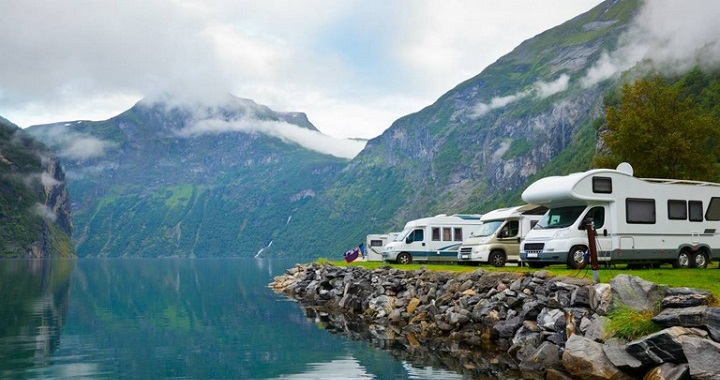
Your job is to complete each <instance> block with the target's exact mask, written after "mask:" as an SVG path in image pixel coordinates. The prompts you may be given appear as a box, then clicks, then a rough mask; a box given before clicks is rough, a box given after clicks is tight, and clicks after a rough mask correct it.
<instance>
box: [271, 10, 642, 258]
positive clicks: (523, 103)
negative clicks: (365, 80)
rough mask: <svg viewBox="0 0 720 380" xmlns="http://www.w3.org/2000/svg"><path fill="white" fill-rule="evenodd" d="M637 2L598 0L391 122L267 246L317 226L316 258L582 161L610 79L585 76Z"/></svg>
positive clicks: (490, 200) (500, 200)
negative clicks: (592, 5) (367, 235)
mask: <svg viewBox="0 0 720 380" xmlns="http://www.w3.org/2000/svg"><path fill="white" fill-rule="evenodd" d="M639 4H640V3H639V1H634V0H622V1H606V2H603V3H602V4H600V5H598V6H597V7H595V8H594V9H592V10H590V11H588V12H586V13H584V14H582V15H579V16H577V17H576V18H574V19H572V20H570V21H567V22H565V23H564V24H562V25H559V26H557V27H555V28H553V29H550V30H548V31H546V32H544V33H541V34H539V35H537V36H535V37H533V38H531V39H529V40H527V41H525V42H523V43H522V44H520V45H519V46H518V47H517V48H515V49H514V50H513V51H512V52H510V53H509V54H507V55H505V56H503V57H502V58H500V59H498V60H497V61H496V62H495V63H493V64H492V65H490V66H488V67H487V68H486V69H485V70H483V71H482V72H481V73H480V74H479V75H477V76H475V77H473V78H471V79H468V80H467V81H465V82H463V83H460V84H459V85H458V86H456V87H455V88H453V89H451V90H450V91H448V92H447V93H446V94H444V95H443V96H441V97H440V98H439V99H438V100H437V101H436V102H435V103H433V104H432V105H430V106H428V107H426V108H424V109H422V110H420V111H418V112H416V113H413V114H410V115H407V116H405V117H402V118H400V119H398V120H397V121H395V122H394V123H393V124H392V125H391V126H390V128H388V129H387V130H386V131H385V132H384V133H383V134H382V135H381V136H379V137H377V138H375V139H372V140H370V141H369V142H368V144H367V146H366V147H365V149H364V150H363V151H362V152H361V153H360V154H359V155H358V156H357V157H356V158H355V159H354V160H353V161H352V162H351V163H350V164H349V165H348V167H347V168H346V169H345V170H343V171H342V173H340V175H339V177H338V179H337V180H336V182H335V183H334V184H333V185H332V186H330V187H329V188H328V189H327V191H325V192H323V193H320V194H318V196H317V197H315V198H313V199H312V200H310V201H309V203H308V205H307V207H305V208H303V209H302V210H300V211H299V212H298V213H296V215H295V219H294V222H295V223H293V224H292V225H291V226H289V228H288V231H287V232H286V233H285V234H283V235H282V236H281V237H279V238H278V239H277V240H276V245H275V246H274V248H276V250H275V251H274V252H269V253H273V254H277V255H283V254H289V253H290V252H292V251H293V249H292V248H290V249H288V248H284V247H293V244H294V243H293V242H294V241H297V240H298V239H300V238H301V237H303V236H305V237H306V236H316V238H315V241H312V242H310V243H311V244H312V245H313V246H317V247H323V251H322V252H319V255H320V256H330V257H339V255H340V253H342V252H344V251H345V250H347V249H348V248H350V247H352V246H355V245H357V244H359V243H360V242H362V241H364V238H365V235H366V234H369V233H383V232H388V231H393V230H397V231H399V230H400V229H402V227H403V225H404V223H405V222H407V221H408V220H411V219H416V218H419V217H424V216H430V215H436V214H453V213H483V212H487V211H490V210H493V209H494V208H497V207H500V206H512V205H517V204H520V203H522V201H521V199H520V193H521V192H522V190H523V189H524V187H525V186H526V184H528V183H529V181H532V180H534V179H535V178H538V177H541V176H544V175H548V174H552V175H560V174H565V173H569V172H573V171H581V170H586V169H588V168H589V167H590V166H591V160H592V157H593V155H594V153H595V144H596V141H597V128H598V127H599V126H600V125H601V124H602V117H603V99H604V98H605V96H606V94H608V93H609V92H611V91H612V90H614V89H615V88H616V86H617V79H608V80H604V81H597V82H596V83H594V82H590V81H588V80H587V79H588V78H587V75H588V72H589V69H590V68H591V67H593V65H595V64H596V62H598V60H599V59H600V58H601V56H602V55H603V53H604V52H607V51H612V50H614V48H615V47H616V46H617V45H618V43H619V41H618V40H619V37H620V36H621V34H622V33H623V32H624V31H625V30H627V28H628V26H629V24H630V21H631V20H632V18H633V15H634V14H635V12H636V11H637V10H638V7H639ZM317 215H323V217H322V218H317V217H316V216H317ZM325 236H332V237H333V238H332V239H328V238H325Z"/></svg>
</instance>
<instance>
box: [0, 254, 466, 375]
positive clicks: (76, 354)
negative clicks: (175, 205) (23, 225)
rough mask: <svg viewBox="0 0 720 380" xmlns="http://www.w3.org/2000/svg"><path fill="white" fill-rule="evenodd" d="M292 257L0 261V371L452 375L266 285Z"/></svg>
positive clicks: (155, 373) (70, 373) (33, 373)
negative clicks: (328, 325)
mask: <svg viewBox="0 0 720 380" xmlns="http://www.w3.org/2000/svg"><path fill="white" fill-rule="evenodd" d="M296 262H298V260H290V259H274V260H273V259H240V258H230V259H195V260H191V259H77V260H0V300H2V303H0V378H3V379H5V378H13V379H46V378H52V379H65V378H72V379H78V378H87V379H117V378H122V379H279V378H282V379H425V378H427V379H431V378H432V379H435V378H443V379H461V378H463V376H461V375H460V374H459V373H456V372H453V371H450V370H447V369H444V368H433V367H430V366H425V365H418V364H409V363H408V362H407V361H402V360H397V359H395V358H393V356H391V354H390V353H389V352H388V351H385V350H381V349H378V348H375V347H373V346H372V345H370V344H369V343H368V342H364V341H355V340H351V339H348V338H345V337H343V336H339V335H334V334H330V333H328V332H327V331H325V330H323V329H322V328H321V327H320V326H321V325H320V324H316V323H315V322H314V321H312V320H310V319H308V318H307V317H306V316H305V314H304V313H303V311H302V309H301V307H299V305H298V304H297V303H295V302H292V301H289V300H288V299H287V298H286V297H285V296H284V295H278V294H275V293H274V292H273V291H272V290H271V289H269V288H268V287H267V285H268V283H269V282H270V281H271V280H272V279H273V278H274V276H277V275H280V274H282V273H283V272H284V271H285V270H286V269H287V268H290V267H292V266H293V265H294V264H295V263H296Z"/></svg>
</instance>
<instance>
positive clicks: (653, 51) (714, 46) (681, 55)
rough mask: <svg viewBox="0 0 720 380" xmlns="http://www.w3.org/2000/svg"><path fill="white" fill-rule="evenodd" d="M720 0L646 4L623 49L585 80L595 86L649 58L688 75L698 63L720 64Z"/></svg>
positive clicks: (606, 56) (661, 66)
mask: <svg viewBox="0 0 720 380" xmlns="http://www.w3.org/2000/svg"><path fill="white" fill-rule="evenodd" d="M718 14H720V2H718V1H714V0H696V1H692V2H684V1H679V0H653V1H646V2H643V7H642V9H641V10H640V12H639V13H638V15H637V17H636V18H635V20H633V24H632V26H631V27H630V28H629V30H628V32H627V33H625V34H624V35H623V36H622V38H621V43H620V45H619V47H618V49H616V50H614V51H612V52H606V53H605V54H603V55H602V57H601V58H600V59H599V60H598V62H597V63H596V64H595V65H594V66H593V67H592V68H590V70H588V73H587V75H586V76H585V78H583V79H582V81H581V83H582V84H583V85H584V86H586V87H589V86H592V85H594V84H596V83H598V82H600V81H602V80H605V79H609V78H612V77H614V76H616V75H618V74H620V73H622V72H623V71H625V70H627V69H629V68H631V67H633V66H635V65H636V64H638V63H640V62H642V61H646V62H648V63H652V67H653V68H654V69H659V70H662V71H665V72H668V73H682V72H685V71H687V70H688V69H690V68H692V67H693V66H695V65H701V66H705V67H710V68H717V67H718V66H720V23H718V22H717V15H718Z"/></svg>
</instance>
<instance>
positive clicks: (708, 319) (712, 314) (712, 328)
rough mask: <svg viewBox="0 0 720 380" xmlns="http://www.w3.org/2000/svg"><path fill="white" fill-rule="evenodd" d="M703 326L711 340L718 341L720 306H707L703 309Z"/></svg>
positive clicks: (719, 340) (719, 336) (719, 335)
mask: <svg viewBox="0 0 720 380" xmlns="http://www.w3.org/2000/svg"><path fill="white" fill-rule="evenodd" d="M705 328H706V329H707V330H708V332H709V333H710V337H711V338H712V340H714V341H716V342H720V308H718V307H709V308H707V309H706V310H705Z"/></svg>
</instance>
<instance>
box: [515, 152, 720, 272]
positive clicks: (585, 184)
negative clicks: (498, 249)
mask: <svg viewBox="0 0 720 380" xmlns="http://www.w3.org/2000/svg"><path fill="white" fill-rule="evenodd" d="M522 199H523V201H525V202H528V203H533V204H539V205H543V206H546V207H548V208H549V209H548V211H547V212H546V213H545V215H544V216H543V218H542V219H541V220H540V221H539V222H538V223H537V225H536V226H535V227H534V228H533V229H532V230H531V231H530V233H528V235H527V236H526V237H525V240H524V241H523V243H522V245H521V248H520V257H521V259H522V260H523V262H526V263H527V264H528V265H529V266H531V267H544V266H546V265H548V264H556V263H566V264H567V266H568V267H570V268H579V267H582V266H584V265H585V264H587V262H588V258H587V255H586V252H587V250H588V233H587V232H586V225H587V224H588V221H592V224H593V227H594V232H593V233H592V235H595V236H591V238H593V239H595V242H596V247H597V256H598V261H599V262H600V263H603V262H604V263H606V264H610V263H628V264H646V263H649V264H660V263H670V264H673V266H675V267H684V268H688V267H691V268H705V267H707V265H708V263H709V262H710V260H712V259H717V258H718V257H720V234H719V232H720V231H719V229H720V184H717V183H708V182H699V181H685V180H673V179H641V178H636V177H634V176H633V169H632V166H630V165H629V164H628V163H622V164H620V165H619V166H618V167H617V169H615V170H612V169H596V170H590V171H587V172H582V173H574V174H569V175H566V176H556V177H546V178H542V179H540V180H538V181H536V182H535V183H533V184H532V185H530V186H529V187H528V188H527V189H525V191H524V192H523V194H522Z"/></svg>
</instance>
